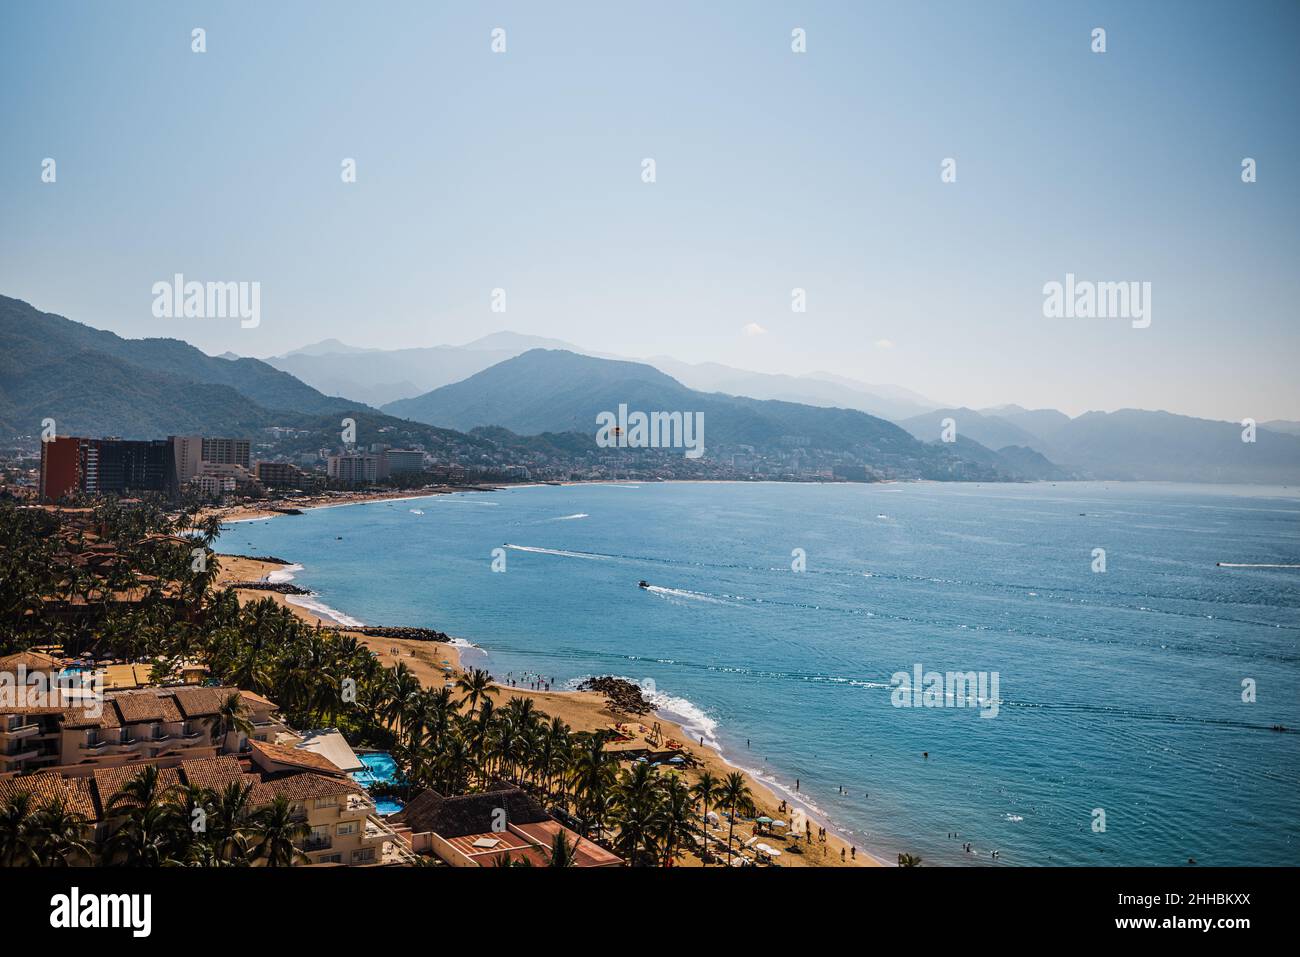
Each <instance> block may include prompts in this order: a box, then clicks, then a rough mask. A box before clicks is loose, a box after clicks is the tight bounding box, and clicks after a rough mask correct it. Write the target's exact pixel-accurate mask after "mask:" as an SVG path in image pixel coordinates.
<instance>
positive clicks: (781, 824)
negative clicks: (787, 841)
mask: <svg viewBox="0 0 1300 957" xmlns="http://www.w3.org/2000/svg"><path fill="white" fill-rule="evenodd" d="M772 826H773V827H785V826H786V824H785V821H773V822H772Z"/></svg>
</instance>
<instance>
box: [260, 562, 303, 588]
mask: <svg viewBox="0 0 1300 957" xmlns="http://www.w3.org/2000/svg"><path fill="white" fill-rule="evenodd" d="M300 571H302V566H301V565H285V566H284V567H283V568H279V569H276V570H275V571H273V572H271V573H270V574H269V575H267V576H266V580H267V581H268V582H272V583H274V584H277V585H278V584H281V583H283V582H290V581H293V576H294V575H295V574H296V573H298V572H300Z"/></svg>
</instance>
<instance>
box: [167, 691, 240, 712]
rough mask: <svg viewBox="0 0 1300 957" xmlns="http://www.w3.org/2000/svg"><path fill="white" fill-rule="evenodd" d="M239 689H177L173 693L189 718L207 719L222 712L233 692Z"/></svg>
mask: <svg viewBox="0 0 1300 957" xmlns="http://www.w3.org/2000/svg"><path fill="white" fill-rule="evenodd" d="M238 690H239V689H238V688H177V689H175V691H173V692H172V696H173V697H174V698H175V699H176V703H177V704H178V705H180V709H181V711H183V712H184V713H185V717H187V718H197V717H206V716H208V715H214V714H216V713H217V712H218V711H220V710H221V706H222V705H223V704H225V703H226V699H227V698H229V697H230V693H231V692H232V691H238Z"/></svg>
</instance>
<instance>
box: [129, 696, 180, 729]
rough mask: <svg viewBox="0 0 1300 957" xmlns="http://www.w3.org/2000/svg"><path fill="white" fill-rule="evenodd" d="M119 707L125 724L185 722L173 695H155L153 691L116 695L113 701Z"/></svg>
mask: <svg viewBox="0 0 1300 957" xmlns="http://www.w3.org/2000/svg"><path fill="white" fill-rule="evenodd" d="M111 700H112V701H113V703H114V704H115V705H117V710H118V713H119V714H121V715H122V721H123V723H125V724H136V723H137V722H142V721H184V720H185V719H184V718H183V717H182V716H181V712H180V709H179V708H177V707H176V699H175V698H173V697H172V696H171V695H159V694H154V693H153V692H152V691H135V692H132V693H130V694H118V695H114V696H113V698H112V699H111Z"/></svg>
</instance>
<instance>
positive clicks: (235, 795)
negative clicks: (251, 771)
mask: <svg viewBox="0 0 1300 957" xmlns="http://www.w3.org/2000/svg"><path fill="white" fill-rule="evenodd" d="M252 793H253V785H251V784H243V783H241V782H239V781H231V782H229V783H228V784H227V785H226V786H225V788H224V789H223V790H222V791H220V792H218V793H217V795H216V798H215V800H214V802H213V805H212V811H211V813H210V814H209V815H208V843H209V844H210V846H211V847H212V849H213V851H214V852H215V853H216V856H217V858H218V859H219V860H222V861H226V862H228V863H232V864H243V863H247V860H248V854H249V849H248V840H247V838H246V837H245V833H244V832H245V831H246V830H247V823H248V819H249V817H250V815H251V813H252V810H251V804H250V803H249V798H250V796H251V795H252Z"/></svg>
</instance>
